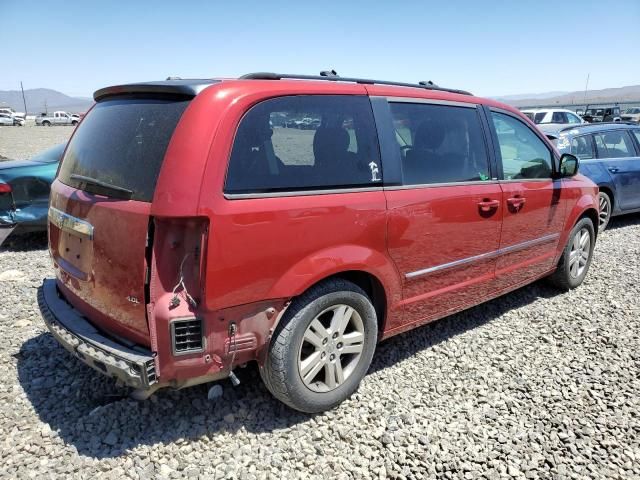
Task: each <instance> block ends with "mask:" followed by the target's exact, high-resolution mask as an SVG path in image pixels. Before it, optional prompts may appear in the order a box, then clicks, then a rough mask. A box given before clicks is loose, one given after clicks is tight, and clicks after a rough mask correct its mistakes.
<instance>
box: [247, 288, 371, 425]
mask: <svg viewBox="0 0 640 480" xmlns="http://www.w3.org/2000/svg"><path fill="white" fill-rule="evenodd" d="M377 334H378V322H377V317H376V311H375V308H374V307H373V305H372V304H371V300H370V299H369V298H368V296H367V294H366V293H365V292H364V291H363V290H362V289H361V288H360V287H358V286H357V285H355V284H353V283H351V282H349V281H346V280H343V279H333V280H329V281H326V282H323V283H321V284H318V285H316V286H314V287H312V288H311V289H309V290H308V291H307V292H306V293H304V294H303V295H301V296H300V297H298V298H297V299H295V300H294V301H293V302H292V304H291V305H290V306H289V308H288V309H287V311H286V312H285V316H284V318H283V319H282V320H281V322H280V323H279V324H278V327H277V328H276V331H275V333H274V335H273V337H272V339H271V344H270V346H269V351H268V354H267V358H266V360H265V364H264V366H263V367H262V368H261V369H260V374H261V376H262V379H263V381H264V383H265V385H266V387H267V389H268V390H269V391H270V392H271V393H272V394H273V396H274V397H276V398H277V399H278V400H280V401H282V402H284V403H285V404H287V405H288V406H290V407H291V408H293V409H295V410H299V411H301V412H306V413H317V412H322V411H325V410H329V409H331V408H333V407H335V406H336V405H338V404H340V403H341V402H343V401H344V400H345V399H347V398H349V397H350V396H351V394H353V392H355V391H356V389H357V388H358V385H359V384H360V381H361V380H362V378H363V377H364V375H365V374H366V373H367V370H368V369H369V365H370V364H371V359H372V358H373V353H374V351H375V346H376V341H377Z"/></svg>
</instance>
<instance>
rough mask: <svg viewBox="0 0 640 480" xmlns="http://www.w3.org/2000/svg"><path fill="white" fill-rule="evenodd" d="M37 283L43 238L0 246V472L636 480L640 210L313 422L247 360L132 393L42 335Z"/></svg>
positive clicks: (395, 349) (428, 336)
mask: <svg viewBox="0 0 640 480" xmlns="http://www.w3.org/2000/svg"><path fill="white" fill-rule="evenodd" d="M33 128H35V127H33ZM63 128H64V127H55V128H53V127H52V128H50V129H46V131H45V132H43V133H46V134H47V135H49V131H51V132H52V133H51V134H53V135H57V133H58V132H60V134H61V135H62V133H63ZM5 130H7V129H2V131H0V154H5V153H4V152H5V151H7V150H5V149H6V148H7V143H6V142H5V139H4V138H3V137H2V136H3V135H4V134H5ZM8 130H11V129H8ZM15 130H16V131H19V130H21V131H22V132H27V131H28V128H24V129H17V128H16V129H15ZM67 130H70V129H67ZM12 133H13V131H12ZM55 141H57V140H55ZM55 141H54V143H55ZM39 145H40V144H38V148H39ZM46 146H48V145H43V146H42V148H45V147H46ZM33 148H34V149H35V148H36V146H35V144H34V147H33ZM13 151H18V148H17V147H16V148H15V149H14V150H13ZM32 153H34V152H27V153H26V155H30V154H32ZM13 156H19V155H13ZM50 275H52V269H51V267H50V262H49V258H48V255H47V251H46V238H45V237H44V236H42V235H32V236H29V237H17V238H13V239H11V240H10V241H9V244H8V245H7V246H5V248H4V249H2V250H0V298H1V299H2V301H1V302H0V329H1V331H2V332H3V334H2V335H0V478H61V477H69V478H86V477H101V478H183V477H186V478H197V477H200V478H247V479H250V478H318V479H320V478H344V479H350V478H371V477H373V478H398V479H402V478H406V479H411V478H416V479H417V478H431V477H437V478H464V479H475V478H487V479H498V478H509V477H511V478H529V479H535V478H540V479H549V478H551V479H563V478H575V479H584V478H589V479H593V478H616V479H621V480H622V479H625V480H626V479H632V478H640V400H639V394H640V353H639V352H640V348H639V347H640V333H639V331H640V329H639V327H638V320H639V316H640V315H639V314H640V300H639V299H640V283H639V282H638V279H639V278H640V215H631V216H626V217H622V218H619V219H613V220H612V222H611V227H610V229H609V230H608V231H607V232H606V233H605V234H603V235H602V236H601V237H600V239H599V240H598V244H597V247H596V256H595V259H594V262H593V264H592V266H591V271H590V272H589V275H588V277H587V280H586V282H585V283H584V284H583V285H582V286H581V287H580V288H578V289H577V290H574V291H572V292H570V293H563V294H559V293H558V292H557V291H555V290H553V289H552V288H550V287H548V286H546V284H544V283H543V282H538V283H536V284H534V285H530V286H527V287H525V288H523V289H520V290H518V291H516V292H514V293H511V294H509V295H507V296H504V297H502V298H499V299H496V300H494V301H491V302H489V303H487V304H484V305H481V306H479V307H476V308H473V309H471V310H468V311H466V312H463V313H460V314H458V315H454V316H451V317H448V318H446V319H443V320H441V321H439V322H435V323H433V324H431V325H428V326H425V327H423V328H420V329H417V330H414V331H412V332H409V333H407V334H404V335H401V336H398V337H395V338H393V339H391V340H389V341H387V342H385V343H383V344H381V345H379V347H378V349H377V352H376V355H375V357H374V361H373V365H372V367H371V370H370V372H369V375H368V376H367V377H366V378H365V380H364V381H363V383H362V385H361V387H360V390H359V391H358V392H357V393H356V394H355V395H354V396H353V397H352V398H351V399H350V400H348V401H347V402H345V403H344V404H343V405H341V406H340V407H339V408H337V409H335V410H333V411H331V412H328V413H325V414H319V415H304V414H300V413H297V412H293V411H291V410H288V409H286V408H285V407H284V406H283V405H281V404H280V403H279V402H278V401H276V400H274V399H273V398H272V397H271V396H270V395H269V393H268V392H267V391H266V389H265V388H264V387H263V386H262V384H261V383H260V380H259V376H258V374H257V371H256V370H255V368H252V367H249V368H247V369H244V370H241V371H240V378H241V380H242V384H241V385H240V386H238V387H236V388H233V387H231V385H230V383H229V382H227V381H225V382H221V385H222V386H223V387H224V393H223V396H222V397H221V398H218V399H216V400H207V387H206V386H199V387H194V388H191V389H187V390H183V391H177V392H172V391H161V392H159V393H157V394H156V395H155V396H153V397H152V398H151V399H150V400H147V401H146V402H135V401H133V400H130V399H128V398H127V397H126V396H125V394H126V392H125V391H124V390H121V389H118V388H117V387H116V386H115V384H114V382H113V381H112V380H109V379H106V378H104V377H102V376H101V375H99V374H98V373H96V372H94V371H93V370H91V369H90V368H88V367H85V366H84V365H82V364H81V363H80V362H79V361H78V360H76V359H74V358H73V357H72V356H71V355H69V354H68V353H67V352H66V351H65V350H63V349H62V347H60V346H59V345H58V344H57V343H56V342H55V341H54V340H53V338H52V337H51V335H50V334H48V333H46V330H45V328H44V326H43V323H42V320H41V318H40V314H39V312H38V308H37V304H36V291H37V288H38V286H39V285H40V283H41V280H42V278H43V277H46V276H50Z"/></svg>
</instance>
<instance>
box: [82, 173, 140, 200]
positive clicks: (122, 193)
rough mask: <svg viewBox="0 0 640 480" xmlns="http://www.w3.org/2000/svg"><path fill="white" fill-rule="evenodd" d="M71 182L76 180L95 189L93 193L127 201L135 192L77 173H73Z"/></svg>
mask: <svg viewBox="0 0 640 480" xmlns="http://www.w3.org/2000/svg"><path fill="white" fill-rule="evenodd" d="M70 178H71V180H76V181H78V182H80V183H84V184H85V185H87V186H91V187H93V188H92V189H91V191H92V192H93V193H97V194H104V195H111V196H114V197H118V198H123V199H125V200H129V199H130V198H131V196H132V195H133V190H129V189H128V188H124V187H118V186H116V185H111V184H110V183H106V182H103V181H101V180H98V179H96V178H91V177H85V176H84V175H78V174H76V173H72V174H71V175H70Z"/></svg>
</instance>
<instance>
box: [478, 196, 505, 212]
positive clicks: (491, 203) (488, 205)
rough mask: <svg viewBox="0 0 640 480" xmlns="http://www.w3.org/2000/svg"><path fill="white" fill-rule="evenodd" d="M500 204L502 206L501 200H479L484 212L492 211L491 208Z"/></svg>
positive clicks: (479, 205)
mask: <svg viewBox="0 0 640 480" xmlns="http://www.w3.org/2000/svg"><path fill="white" fill-rule="evenodd" d="M499 206H500V201H499V200H490V199H485V200H483V201H481V202H478V207H480V210H481V211H483V212H490V211H491V210H493V209H495V208H498V207H499Z"/></svg>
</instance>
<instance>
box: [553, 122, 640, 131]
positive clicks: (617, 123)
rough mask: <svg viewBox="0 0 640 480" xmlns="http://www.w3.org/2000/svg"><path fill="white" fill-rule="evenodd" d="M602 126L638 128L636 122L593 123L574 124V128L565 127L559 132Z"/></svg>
mask: <svg viewBox="0 0 640 480" xmlns="http://www.w3.org/2000/svg"><path fill="white" fill-rule="evenodd" d="M601 125H605V126H607V127H612V126H616V125H619V126H623V125H633V126H636V127H637V126H638V124H637V123H634V122H593V123H577V124H574V125H573V126H572V127H565V128H563V129H561V130H558V133H561V132H568V131H569V130H575V129H576V128H588V127H599V126H601Z"/></svg>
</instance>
